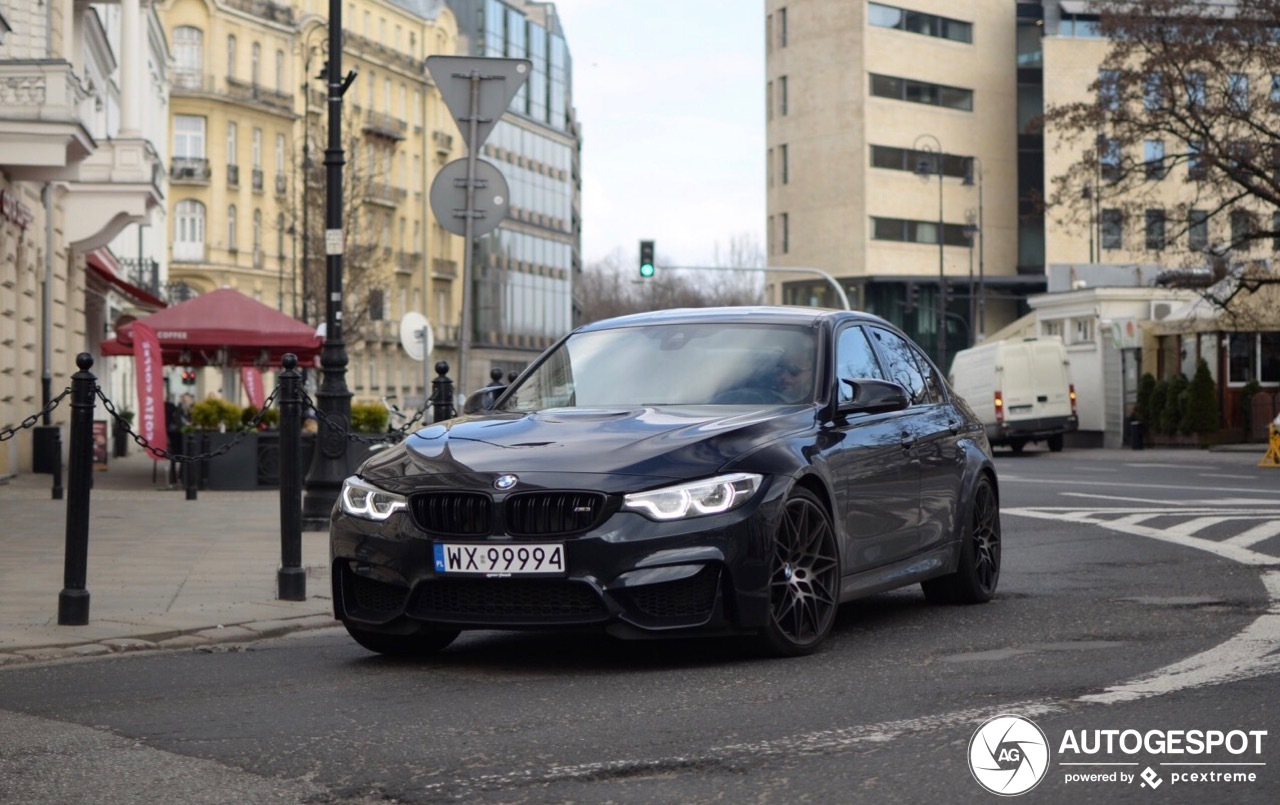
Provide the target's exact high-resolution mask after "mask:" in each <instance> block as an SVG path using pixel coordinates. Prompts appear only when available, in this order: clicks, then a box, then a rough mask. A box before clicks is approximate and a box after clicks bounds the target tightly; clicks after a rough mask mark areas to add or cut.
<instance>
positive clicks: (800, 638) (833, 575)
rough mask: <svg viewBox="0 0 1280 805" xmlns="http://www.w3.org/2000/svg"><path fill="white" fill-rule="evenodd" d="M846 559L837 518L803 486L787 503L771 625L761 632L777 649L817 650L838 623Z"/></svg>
mask: <svg viewBox="0 0 1280 805" xmlns="http://www.w3.org/2000/svg"><path fill="white" fill-rule="evenodd" d="M839 594H840V559H839V556H838V554H837V553H836V538H835V531H834V530H833V529H832V527H831V517H830V515H829V514H827V510H826V509H825V508H824V507H823V506H822V503H821V502H819V500H818V498H817V497H816V496H814V494H813V493H812V492H809V491H808V490H807V489H800V488H797V489H796V490H795V491H794V492H792V494H791V497H790V498H789V499H788V500H787V502H786V504H784V507H783V512H782V519H781V521H780V522H779V523H778V530H777V533H776V534H775V535H774V547H773V559H772V560H771V562H770V572H769V624H768V625H767V626H766V627H765V628H764V630H763V631H762V633H761V635H760V637H761V643H762V645H763V647H764V648H765V649H766V650H768V651H769V652H770V653H772V654H776V655H780V656H788V657H794V656H799V655H802V654H809V653H811V652H812V651H814V650H815V649H816V648H817V647H818V644H820V643H821V642H822V641H823V640H824V639H825V638H826V637H827V635H828V634H830V632H831V626H832V624H833V623H835V619H836V610H837V609H838V607H839V601H840V599H839Z"/></svg>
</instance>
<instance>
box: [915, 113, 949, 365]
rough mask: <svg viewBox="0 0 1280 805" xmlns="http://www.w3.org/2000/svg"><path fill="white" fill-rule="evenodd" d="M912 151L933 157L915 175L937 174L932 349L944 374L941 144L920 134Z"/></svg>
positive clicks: (944, 316)
mask: <svg viewBox="0 0 1280 805" xmlns="http://www.w3.org/2000/svg"><path fill="white" fill-rule="evenodd" d="M921 140H933V145H932V147H931V146H929V145H927V144H926V145H925V146H924V147H923V148H921V147H920V141H921ZM913 149H914V150H916V151H920V150H923V151H925V152H927V153H932V154H933V155H934V156H933V160H932V162H933V165H932V169H931V168H930V165H929V164H928V163H929V161H928V160H923V159H922V160H920V163H919V164H918V165H917V167H916V173H917V174H919V175H920V176H928V175H929V174H930V173H936V174H938V302H937V311H938V322H937V327H938V335H937V341H936V342H935V348H934V349H935V352H936V354H937V357H938V368H939V369H941V370H942V371H943V372H945V371H947V273H946V268H945V266H944V257H945V252H944V249H945V246H946V238H945V237H944V236H943V231H944V229H943V228H944V223H943V220H942V157H943V154H942V143H941V142H940V141H939V140H938V138H937V137H935V136H933V135H932V134H921V135H920V136H918V137H916V141H915V145H914V146H913Z"/></svg>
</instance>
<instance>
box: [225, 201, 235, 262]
mask: <svg viewBox="0 0 1280 805" xmlns="http://www.w3.org/2000/svg"><path fill="white" fill-rule="evenodd" d="M236 244H237V241H236V205H234V204H232V205H231V206H229V207H227V251H229V252H234V251H236Z"/></svg>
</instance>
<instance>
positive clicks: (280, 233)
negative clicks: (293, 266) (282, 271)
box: [276, 213, 285, 260]
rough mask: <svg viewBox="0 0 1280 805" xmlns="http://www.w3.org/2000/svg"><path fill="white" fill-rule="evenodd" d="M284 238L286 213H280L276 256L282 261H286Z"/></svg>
mask: <svg viewBox="0 0 1280 805" xmlns="http://www.w3.org/2000/svg"><path fill="white" fill-rule="evenodd" d="M284 236H285V225H284V213H279V214H277V215H276V256H277V257H279V258H280V259H281V260H283V259H284Z"/></svg>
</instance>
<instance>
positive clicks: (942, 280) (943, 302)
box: [935, 138, 947, 372]
mask: <svg viewBox="0 0 1280 805" xmlns="http://www.w3.org/2000/svg"><path fill="white" fill-rule="evenodd" d="M935 139H936V138H935ZM935 168H936V169H937V171H938V367H939V368H940V369H942V371H943V372H945V371H947V274H946V268H945V266H944V265H943V259H944V252H945V241H946V239H945V238H944V237H943V236H942V227H943V222H942V145H941V144H939V145H938V160H937V164H936V165H935Z"/></svg>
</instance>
